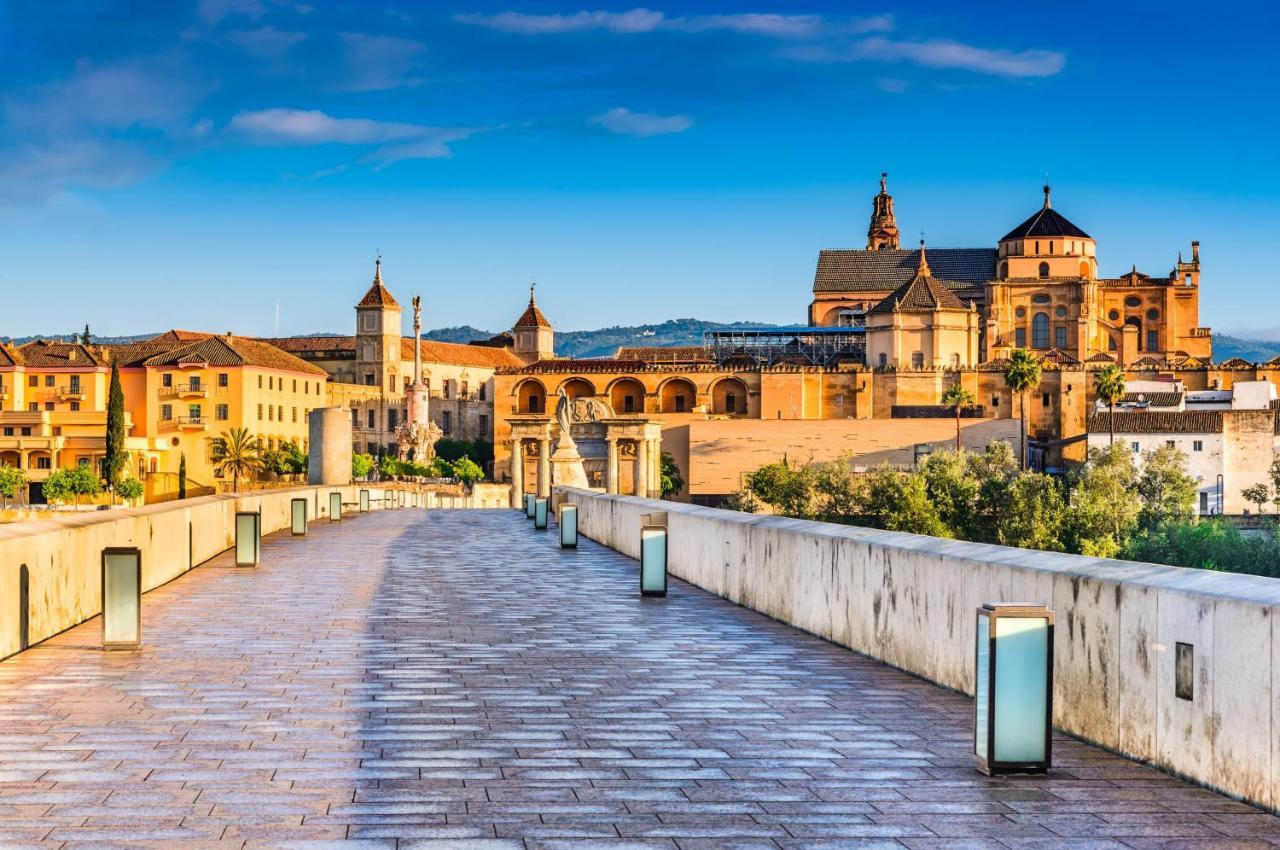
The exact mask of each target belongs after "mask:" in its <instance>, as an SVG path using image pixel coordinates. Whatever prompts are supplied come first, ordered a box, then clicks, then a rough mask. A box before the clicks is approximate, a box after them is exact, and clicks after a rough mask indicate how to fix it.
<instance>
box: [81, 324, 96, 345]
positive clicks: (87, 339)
mask: <svg viewBox="0 0 1280 850" xmlns="http://www.w3.org/2000/svg"><path fill="white" fill-rule="evenodd" d="M92 341H93V337H92V336H91V335H90V334H89V323H88V322H85V323H84V333H82V334H80V344H81V345H88V344H89V343H90V342H92Z"/></svg>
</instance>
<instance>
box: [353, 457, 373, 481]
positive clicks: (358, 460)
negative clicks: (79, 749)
mask: <svg viewBox="0 0 1280 850" xmlns="http://www.w3.org/2000/svg"><path fill="white" fill-rule="evenodd" d="M371 472H373V455H369V454H364V453H356V454H353V455H352V456H351V474H352V475H353V476H355V477H356V478H364V477H366V476H367V475H368V474H369V473H371Z"/></svg>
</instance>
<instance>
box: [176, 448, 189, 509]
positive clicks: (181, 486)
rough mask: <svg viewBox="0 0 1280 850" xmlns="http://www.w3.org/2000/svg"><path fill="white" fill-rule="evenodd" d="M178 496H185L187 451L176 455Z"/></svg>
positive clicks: (181, 497)
mask: <svg viewBox="0 0 1280 850" xmlns="http://www.w3.org/2000/svg"><path fill="white" fill-rule="evenodd" d="M178 498H179V499H185V498H187V453H186V452H183V453H182V454H181V455H179V456H178Z"/></svg>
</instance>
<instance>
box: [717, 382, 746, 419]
mask: <svg viewBox="0 0 1280 850" xmlns="http://www.w3.org/2000/svg"><path fill="white" fill-rule="evenodd" d="M711 409H712V411H714V412H715V413H723V414H728V415H730V416H743V415H745V414H746V412H747V385H746V384H744V383H742V381H740V380H738V379H737V378H724V379H723V380H720V381H717V382H716V385H715V386H714V387H713V388H712V389H711Z"/></svg>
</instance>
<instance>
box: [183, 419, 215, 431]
mask: <svg viewBox="0 0 1280 850" xmlns="http://www.w3.org/2000/svg"><path fill="white" fill-rule="evenodd" d="M208 427H209V418H208V417H207V416H179V417H178V428H179V429H180V430H182V431H203V430H205V429H206V428H208Z"/></svg>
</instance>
